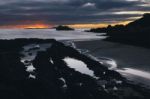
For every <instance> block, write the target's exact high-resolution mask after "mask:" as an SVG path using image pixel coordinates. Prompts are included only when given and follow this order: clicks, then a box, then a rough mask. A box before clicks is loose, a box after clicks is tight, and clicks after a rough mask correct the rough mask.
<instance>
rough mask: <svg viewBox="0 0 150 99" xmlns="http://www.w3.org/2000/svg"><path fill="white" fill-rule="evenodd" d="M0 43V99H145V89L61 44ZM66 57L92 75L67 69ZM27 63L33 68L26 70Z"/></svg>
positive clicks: (47, 42)
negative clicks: (81, 64)
mask: <svg viewBox="0 0 150 99" xmlns="http://www.w3.org/2000/svg"><path fill="white" fill-rule="evenodd" d="M0 43H1V46H0V49H1V50H0V64H1V65H0V77H1V78H0V79H1V82H0V93H1V94H0V97H1V99H8V98H14V99H19V98H20V99H50V98H51V99H77V98H78V99H84V98H86V99H100V98H101V99H149V90H147V89H144V88H142V87H140V86H138V85H134V84H130V83H128V81H127V80H126V79H125V78H123V77H122V76H121V75H120V74H119V73H117V72H115V71H113V70H109V69H108V68H107V67H105V66H103V65H102V64H100V63H99V62H98V61H95V60H93V59H91V58H89V57H87V56H86V55H83V54H82V53H80V52H78V51H77V50H75V49H74V48H72V47H70V46H66V45H64V44H63V43H60V42H57V41H55V40H37V39H28V40H25V39H24V40H23V39H22V40H21V39H20V40H9V41H7V40H1V41H0ZM2 43H3V44H7V46H5V45H2ZM16 44H17V45H16ZM45 44H46V45H45ZM48 44H49V45H50V46H49V47H47V45H48ZM13 46H14V47H13ZM35 52H36V53H35ZM28 53H32V54H28ZM66 57H67V58H72V59H76V60H79V61H81V62H82V63H84V64H85V65H86V68H88V69H89V70H91V71H93V73H94V76H89V75H87V74H84V73H82V72H80V71H78V70H76V69H75V68H71V67H69V66H68V63H67V62H66V61H64V58H66ZM23 60H24V61H23ZM29 64H32V66H33V67H34V68H35V69H32V71H31V70H30V71H28V70H27V68H29V67H27V65H29ZM72 64H74V63H73V62H72ZM76 65H77V64H76ZM78 65H80V64H78ZM29 66H30V65H29ZM81 69H82V66H81Z"/></svg>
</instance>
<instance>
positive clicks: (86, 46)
mask: <svg viewBox="0 0 150 99" xmlns="http://www.w3.org/2000/svg"><path fill="white" fill-rule="evenodd" d="M74 43H75V45H76V49H79V50H80V49H81V50H85V51H86V53H85V55H86V54H87V55H92V58H93V59H95V60H98V61H102V62H104V65H107V67H108V68H111V67H112V69H113V70H115V71H117V72H119V73H120V74H121V75H122V76H123V77H125V78H127V79H128V80H129V81H133V82H134V83H136V82H137V83H138V84H141V83H143V84H144V87H148V88H150V78H149V77H148V76H150V69H149V65H150V62H148V63H149V65H147V63H145V61H143V62H142V63H143V64H145V66H146V65H147V66H146V68H145V69H144V68H143V66H142V65H141V66H136V65H135V66H133V64H140V61H138V60H139V59H140V58H137V59H134V61H135V62H137V63H134V61H133V58H135V57H137V56H138V55H136V52H134V53H132V54H135V55H130V56H132V57H133V58H129V59H128V60H127V58H128V56H123V55H124V54H130V53H131V52H132V51H131V52H130V50H135V51H136V50H138V51H137V53H138V52H140V51H141V52H144V50H147V51H149V50H148V49H146V48H143V47H137V46H132V45H127V44H126V45H124V44H120V43H114V42H108V41H102V40H93V41H75V42H74ZM99 43H100V44H99ZM109 49H113V50H114V52H115V53H116V54H114V55H113V54H112V53H110V51H109ZM105 50H107V51H105ZM115 50H116V51H115ZM118 50H128V51H129V52H128V51H126V52H125V51H122V52H124V54H122V53H120V51H118ZM100 51H102V52H100ZM117 51H118V53H117ZM119 54H122V55H119ZM148 54H149V55H147V58H148V59H149V58H150V52H149V53H148ZM119 56H120V61H119V63H118V61H116V60H119V58H118V57H119ZM141 57H144V56H141ZM107 60H108V61H107ZM124 60H125V62H126V61H129V60H130V62H129V63H125V62H124ZM141 61H142V60H141ZM120 62H122V63H120ZM122 64H124V66H121V65H122ZM128 65H129V66H128ZM140 75H141V76H140ZM138 79H141V80H138ZM143 81H144V82H143Z"/></svg>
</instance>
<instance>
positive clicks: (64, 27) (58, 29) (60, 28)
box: [56, 25, 74, 31]
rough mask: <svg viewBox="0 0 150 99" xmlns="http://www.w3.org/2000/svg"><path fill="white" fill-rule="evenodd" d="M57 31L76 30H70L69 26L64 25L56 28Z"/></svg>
mask: <svg viewBox="0 0 150 99" xmlns="http://www.w3.org/2000/svg"><path fill="white" fill-rule="evenodd" d="M56 30H57V31H61V30H62V31H71V30H72V31H73V30H74V29H73V28H70V27H68V26H63V25H59V26H57V27H56Z"/></svg>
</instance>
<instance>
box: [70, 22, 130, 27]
mask: <svg viewBox="0 0 150 99" xmlns="http://www.w3.org/2000/svg"><path fill="white" fill-rule="evenodd" d="M130 22H131V21H121V22H117V23H111V24H109V23H99V24H73V25H68V26H69V27H72V28H102V27H107V26H108V25H112V26H114V25H117V24H122V25H126V24H128V23H130Z"/></svg>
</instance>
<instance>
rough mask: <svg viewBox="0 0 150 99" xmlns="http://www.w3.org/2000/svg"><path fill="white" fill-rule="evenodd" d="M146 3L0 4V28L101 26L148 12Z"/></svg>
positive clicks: (31, 0) (52, 0)
mask: <svg viewBox="0 0 150 99" xmlns="http://www.w3.org/2000/svg"><path fill="white" fill-rule="evenodd" d="M149 3H150V1H149V0H11V1H10V0H5V1H4V0H0V25H11V24H26V23H30V22H34V21H35V22H36V21H42V22H45V23H47V24H75V23H100V22H102V23H103V22H117V21H123V20H127V19H129V18H130V17H136V16H141V14H142V13H141V14H140V13H133V14H131V13H129V14H127V13H126V14H118V13H116V12H121V11H124V12H127V11H150V7H149Z"/></svg>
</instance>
